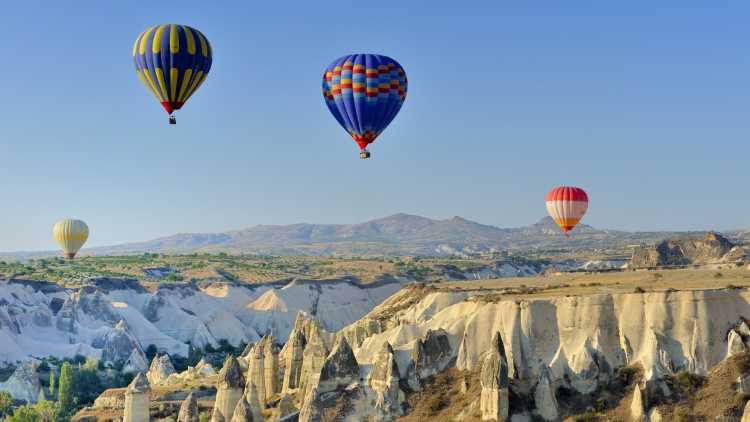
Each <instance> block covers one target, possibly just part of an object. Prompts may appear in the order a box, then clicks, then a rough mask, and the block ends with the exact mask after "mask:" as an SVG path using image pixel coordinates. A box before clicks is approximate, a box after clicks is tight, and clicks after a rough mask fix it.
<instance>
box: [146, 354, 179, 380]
mask: <svg viewBox="0 0 750 422" xmlns="http://www.w3.org/2000/svg"><path fill="white" fill-rule="evenodd" d="M176 372H177V371H176V370H175V369H174V365H172V360H171V359H169V355H166V354H165V355H161V356H154V359H153V360H152V361H151V366H150V367H149V368H148V374H146V377H147V378H148V382H149V383H150V384H151V385H160V384H166V383H167V379H168V378H169V376H170V375H172V374H174V373H176Z"/></svg>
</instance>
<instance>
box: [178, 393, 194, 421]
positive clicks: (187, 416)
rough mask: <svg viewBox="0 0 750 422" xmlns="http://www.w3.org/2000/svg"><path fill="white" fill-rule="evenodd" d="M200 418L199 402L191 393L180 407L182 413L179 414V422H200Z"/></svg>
mask: <svg viewBox="0 0 750 422" xmlns="http://www.w3.org/2000/svg"><path fill="white" fill-rule="evenodd" d="M199 416H200V415H199V413H198V402H197V401H196V400H195V397H194V396H193V392H192V391H191V392H190V393H188V395H187V397H185V400H183V402H182V404H181V405H180V411H179V412H178V413H177V422H198V421H199Z"/></svg>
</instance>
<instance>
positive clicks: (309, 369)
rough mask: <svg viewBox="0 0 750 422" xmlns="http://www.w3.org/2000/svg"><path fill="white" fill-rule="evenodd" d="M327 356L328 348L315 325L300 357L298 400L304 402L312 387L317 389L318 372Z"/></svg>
mask: <svg viewBox="0 0 750 422" xmlns="http://www.w3.org/2000/svg"><path fill="white" fill-rule="evenodd" d="M327 356H328V348H327V347H326V345H325V342H324V340H323V335H322V334H321V330H320V329H318V327H317V325H312V329H311V330H310V332H309V333H308V334H307V346H305V350H304V353H303V357H302V369H301V374H300V386H299V398H300V400H304V399H305V398H306V397H307V394H308V392H309V391H310V389H311V388H312V387H317V385H318V381H319V380H320V370H321V369H322V368H323V363H325V359H326V357H327Z"/></svg>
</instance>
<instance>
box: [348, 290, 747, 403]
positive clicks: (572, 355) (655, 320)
mask: <svg viewBox="0 0 750 422" xmlns="http://www.w3.org/2000/svg"><path fill="white" fill-rule="evenodd" d="M465 298H466V294H465V293H464V292H460V293H448V292H438V293H434V294H430V295H428V296H426V297H425V298H424V299H422V300H421V301H420V302H419V303H417V304H415V305H414V306H410V307H408V308H407V309H400V310H398V311H396V312H395V313H394V314H393V315H392V316H391V317H390V320H391V321H398V322H399V324H394V325H392V326H391V325H389V326H390V328H388V329H385V330H384V331H383V332H381V333H379V334H375V335H373V336H371V337H369V338H368V339H366V340H365V341H363V342H362V345H361V346H360V347H359V348H356V349H355V355H356V357H357V360H358V362H360V364H372V363H373V362H374V359H375V356H376V355H377V353H378V352H379V351H380V350H382V348H383V347H384V344H385V343H386V342H388V343H390V344H391V345H392V347H393V349H394V351H395V353H396V359H397V361H398V364H399V368H400V370H401V371H402V372H403V371H404V370H405V369H407V370H408V367H409V361H410V359H409V351H410V350H413V349H414V345H415V343H416V341H417V340H418V339H419V338H421V336H423V335H424V334H425V333H426V332H427V331H428V330H434V329H444V330H445V331H446V332H447V335H448V340H449V342H450V343H451V345H452V346H453V347H452V350H451V353H452V355H451V357H456V355H457V353H456V352H457V349H458V348H459V347H461V348H462V350H463V352H462V356H461V357H462V359H459V360H457V363H458V364H459V365H463V366H464V367H459V369H462V370H463V369H468V370H471V369H473V368H474V367H475V366H476V365H477V364H478V362H479V360H480V357H481V354H482V353H483V351H484V350H487V348H488V347H489V339H488V338H487V337H489V336H487V335H486V333H489V332H498V331H499V332H500V333H501V334H502V337H503V340H505V344H506V346H507V348H506V352H507V354H508V366H509V368H508V369H509V371H510V370H511V368H515V369H516V377H517V378H518V379H520V380H527V381H529V382H534V381H535V380H536V379H537V377H538V373H539V367H540V366H541V365H546V366H549V367H550V368H551V376H552V381H553V382H556V381H558V380H562V378H563V377H564V376H565V375H566V374H567V375H571V374H575V373H576V372H578V374H577V375H579V381H580V380H581V376H583V377H582V381H590V382H588V384H589V386H588V387H589V388H590V387H591V386H592V385H593V380H594V379H596V380H597V382H600V381H602V380H606V379H608V377H610V376H611V375H612V371H613V370H614V368H618V367H622V366H626V365H631V364H641V365H642V366H643V367H644V376H645V379H646V380H647V381H649V380H652V379H659V378H661V377H663V376H664V375H666V374H669V373H673V372H674V370H675V368H691V369H692V370H693V371H694V372H695V373H698V374H703V375H705V374H706V373H707V371H708V370H709V369H710V368H712V367H713V366H715V365H716V364H717V363H719V362H720V361H722V360H723V359H724V358H725V357H726V353H727V343H725V341H726V337H725V333H727V331H728V330H729V329H730V328H732V327H734V326H735V324H736V322H737V321H738V320H739V318H740V316H741V315H743V314H744V315H750V292H748V291H746V290H741V289H733V290H706V291H680V292H650V293H646V294H630V293H627V294H614V295H610V294H601V295H589V296H584V297H558V298H545V299H534V300H501V301H498V302H483V301H480V300H464V299H465ZM394 300H395V299H394ZM389 306H390V299H389V301H386V302H385V303H384V304H383V305H382V306H380V307H378V308H376V309H375V310H373V313H378V312H387V309H388V307H389ZM466 332H469V333H470V334H469V335H466V339H467V342H466V343H465V344H464V345H463V346H462V344H461V343H462V339H463V338H464V335H465V333H466ZM454 350H455V351H456V352H454ZM593 364H596V366H595V367H594V366H593ZM597 371H598V372H599V373H596V372H597ZM401 375H402V377H404V378H409V379H410V380H411V377H407V376H406V375H407V374H406V373H402V374H401ZM591 375H595V377H594V376H591ZM583 384H585V382H584V383H583ZM579 386H580V385H579Z"/></svg>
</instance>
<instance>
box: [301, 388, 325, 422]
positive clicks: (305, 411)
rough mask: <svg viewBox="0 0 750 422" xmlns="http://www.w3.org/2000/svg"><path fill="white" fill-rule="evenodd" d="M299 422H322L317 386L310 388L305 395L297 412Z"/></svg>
mask: <svg viewBox="0 0 750 422" xmlns="http://www.w3.org/2000/svg"><path fill="white" fill-rule="evenodd" d="M299 422H323V418H322V416H321V414H320V400H319V395H318V387H317V386H313V387H312V388H310V391H308V392H307V394H306V395H305V399H304V400H303V401H302V407H301V408H300V411H299Z"/></svg>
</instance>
